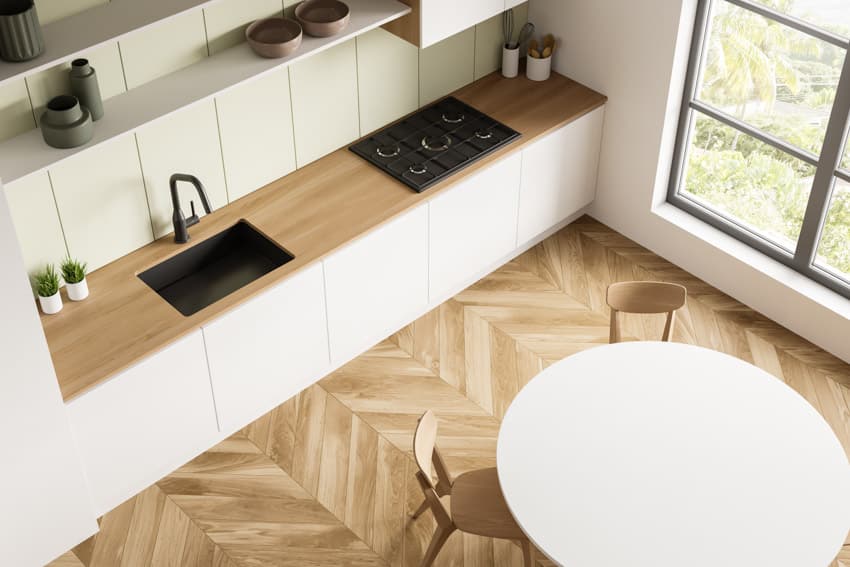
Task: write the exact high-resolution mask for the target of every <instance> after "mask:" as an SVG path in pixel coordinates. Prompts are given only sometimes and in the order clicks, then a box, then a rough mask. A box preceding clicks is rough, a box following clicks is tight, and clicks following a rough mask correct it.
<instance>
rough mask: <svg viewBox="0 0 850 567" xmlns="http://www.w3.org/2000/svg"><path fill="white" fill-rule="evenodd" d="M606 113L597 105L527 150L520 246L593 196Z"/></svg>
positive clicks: (523, 155)
mask: <svg viewBox="0 0 850 567" xmlns="http://www.w3.org/2000/svg"><path fill="white" fill-rule="evenodd" d="M604 112H605V107H600V108H597V109H596V110H594V111H592V112H590V113H588V114H585V115H584V116H582V117H581V118H579V119H578V120H576V121H574V122H570V123H569V124H567V125H566V126H563V127H562V128H561V129H559V130H556V131H555V132H553V133H551V134H549V135H547V136H546V137H544V138H541V139H540V140H538V141H536V142H534V144H532V145H530V146H528V147H527V148H526V149H524V150H523V152H522V183H521V186H520V197H519V237H518V239H517V244H518V245H522V244H524V243H526V242H528V241H529V240H531V239H532V238H534V237H535V236H538V235H539V234H541V233H543V232H545V231H547V230H549V229H550V228H552V227H554V226H555V225H557V224H558V223H560V222H562V221H563V220H565V219H566V218H567V217H569V216H570V215H572V214H574V213H576V212H578V211H580V210H581V209H582V208H584V207H586V206H587V205H589V204H590V203H591V202H592V201H593V198H594V196H595V195H596V169H597V165H598V163H599V146H600V144H601V142H602V120H603V116H604Z"/></svg>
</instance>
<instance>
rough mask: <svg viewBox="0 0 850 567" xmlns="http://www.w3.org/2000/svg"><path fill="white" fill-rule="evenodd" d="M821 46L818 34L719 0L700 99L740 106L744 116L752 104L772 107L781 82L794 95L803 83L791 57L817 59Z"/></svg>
mask: <svg viewBox="0 0 850 567" xmlns="http://www.w3.org/2000/svg"><path fill="white" fill-rule="evenodd" d="M793 2H794V0H764V1H763V2H762V3H764V4H767V5H770V6H772V7H774V8H776V9H777V10H779V11H782V12H788V11H790V10H791V7H792V5H793ZM820 48H821V46H820V44H819V42H818V41H817V40H815V39H814V38H809V37H808V36H804V35H803V34H800V33H797V32H794V31H793V30H791V29H790V28H788V27H787V26H784V25H782V24H779V23H778V22H775V21H773V20H770V19H768V18H765V17H763V16H760V15H758V14H756V13H754V12H751V11H749V10H745V9H742V8H738V7H737V6H734V5H732V4H730V3H728V2H724V1H722V0H719V1H718V0H715V2H714V7H713V14H712V18H711V29H710V31H709V39H708V49H707V50H706V59H705V61H704V72H703V76H702V83H701V87H700V97H701V98H703V99H705V100H707V101H710V102H712V103H714V104H717V105H721V106H734V107H735V115H736V116H737V117H738V118H740V119H743V118H744V116H745V114H746V111H747V104H748V103H751V102H760V103H762V104H763V105H764V106H766V107H767V109H768V110H771V109H772V107H773V104H774V103H775V102H776V93H777V87H778V86H779V85H780V84H781V85H784V86H786V87H787V88H788V89H789V90H790V91H791V93H792V94H797V93H798V92H799V91H800V89H801V87H802V79H801V76H800V73H799V71H798V70H797V69H796V68H795V66H794V64H793V62H792V60H791V58H790V56H791V55H795V56H814V57H817V56H819V55H820Z"/></svg>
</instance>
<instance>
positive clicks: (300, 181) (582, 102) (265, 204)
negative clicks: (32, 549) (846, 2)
mask: <svg viewBox="0 0 850 567" xmlns="http://www.w3.org/2000/svg"><path fill="white" fill-rule="evenodd" d="M453 94H454V96H456V97H457V98H459V99H460V100H462V101H464V102H466V103H467V104H469V105H471V106H473V107H475V108H476V109H478V110H480V111H482V112H484V113H486V114H489V115H490V116H492V117H493V118H495V119H496V120H499V121H501V122H503V123H505V124H507V125H508V126H510V127H511V128H514V129H515V130H517V131H518V132H520V133H521V134H522V137H521V138H520V139H519V140H517V141H515V142H514V143H512V144H509V145H508V146H506V147H504V148H501V149H500V150H498V151H497V152H494V153H493V154H491V155H489V156H487V157H486V158H484V159H482V160H480V161H478V162H476V163H475V164H473V165H471V166H469V167H467V168H466V169H464V170H463V171H461V172H459V173H457V174H455V175H453V176H451V177H450V178H449V179H446V180H445V181H443V182H441V183H439V184H437V185H435V186H433V187H431V188H430V189H428V190H427V191H425V192H424V193H421V194H418V193H415V192H413V191H412V190H410V189H409V188H408V187H407V186H405V185H403V184H401V183H399V182H398V181H396V180H395V179H393V178H391V177H390V176H388V175H386V174H385V173H383V172H382V171H380V170H379V169H378V168H376V167H374V166H373V165H371V164H369V163H368V162H366V161H365V160H363V159H362V158H360V157H358V156H356V155H355V154H353V153H351V152H350V151H348V149H347V148H342V149H339V150H337V151H335V152H333V153H331V154H329V155H327V156H325V157H323V158H321V159H319V160H318V161H315V162H313V163H311V164H309V165H307V166H305V167H303V168H301V169H299V170H296V171H295V172H293V173H291V174H289V175H287V176H286V177H282V178H280V179H278V180H277V181H274V182H272V183H270V184H269V185H266V186H265V187H263V188H262V189H260V190H258V191H255V192H254V193H251V194H250V195H247V196H245V197H243V198H241V199H239V200H237V201H235V202H233V203H231V204H230V205H228V206H226V207H223V208H221V209H219V210H217V211H213V213H212V214H210V215H207V216H206V217H204V219H203V220H202V221H201V223H200V224H197V225H195V226H193V227H192V228H191V229H190V230H189V232H190V235H191V238H192V240H191V241H190V243H189V245H192V244H197V243H198V242H201V241H202V240H204V239H205V238H208V237H210V236H212V235H214V234H216V233H218V232H220V231H221V230H224V229H225V228H227V227H229V226H231V225H232V224H234V223H235V222H237V221H238V220H240V219H246V220H248V221H249V222H250V223H251V224H253V225H254V226H255V227H256V228H257V229H258V230H260V231H261V232H263V233H264V234H266V235H267V236H268V237H270V238H271V239H272V240H274V241H276V242H277V243H278V244H279V245H280V246H282V247H284V248H286V249H287V250H289V251H290V252H291V253H292V254H294V255H295V259H294V260H292V261H290V262H289V263H287V264H285V265H284V266H281V267H280V268H278V269H277V270H274V271H273V272H270V273H268V274H266V275H265V276H263V277H261V278H259V279H258V280H256V281H254V282H252V283H250V284H249V285H247V286H245V287H243V288H242V289H240V290H238V291H236V292H234V293H232V294H230V295H228V296H227V297H225V298H224V299H222V300H220V301H218V302H216V303H214V304H212V305H210V306H208V307H207V308H205V309H202V310H201V311H199V312H197V313H195V314H194V315H191V316H189V317H184V316H183V315H182V314H180V313H179V312H178V311H177V310H176V309H174V308H173V307H172V306H171V305H169V304H168V303H167V302H166V301H165V300H164V299H162V298H161V297H160V296H159V295H158V294H157V293H156V292H154V291H153V290H151V289H150V288H148V287H147V285H145V284H144V283H143V282H142V281H141V280H140V279H139V278H138V277H136V274H138V273H139V272H142V271H144V270H145V269H147V268H149V267H151V266H153V265H156V264H158V263H159V262H162V261H163V260H165V259H166V258H169V257H170V256H173V255H175V254H177V253H179V252H182V251H183V250H185V249H186V248H187V245H177V244H175V243H174V242H173V236H172V235H168V236H165V237H163V238H160V239H159V240H157V241H155V242H153V243H151V244H149V245H147V246H144V247H143V248H140V249H138V250H136V251H134V252H132V253H130V254H128V255H127V256H124V257H122V258H120V259H118V260H116V261H114V262H112V263H110V264H108V265H106V266H104V267H102V268H100V269H99V270H96V271H94V272H92V273H91V274H90V275H89V277H88V283H89V288H90V290H91V296H90V297H89V299H87V300H86V301H83V302H68V303H66V304H65V308H64V309H63V310H62V311H61V312H60V313H58V314H56V315H51V316H44V315H42V319H41V320H42V324H43V325H44V331H45V335H46V336H47V343H48V346H49V347H50V354H51V356H52V357H53V364H54V367H55V368H56V374H57V376H58V379H59V387H60V389H61V391H62V396H63V398H64V399H65V400H66V401H67V400H70V399H71V398H73V397H75V396H77V395H79V394H81V393H83V392H85V391H86V390H87V389H89V388H91V387H93V386H94V385H96V384H98V383H100V382H102V381H103V380H105V379H106V378H108V377H109V376H111V375H113V374H115V373H116V372H118V371H120V370H123V369H125V368H127V367H129V366H131V365H132V364H134V363H135V362H137V361H139V360H140V359H142V358H144V357H146V356H148V355H150V354H152V353H154V352H156V351H158V350H159V349H162V348H163V347H165V346H166V345H168V344H170V343H172V342H173V341H174V340H176V339H178V338H179V337H181V336H183V335H185V334H187V333H189V332H191V331H194V330H196V329H198V328H199V327H200V326H201V325H203V324H205V323H207V322H208V321H210V320H211V319H214V318H215V317H217V316H219V315H221V314H222V313H224V312H226V311H228V310H229V309H231V308H233V307H234V306H236V305H239V304H241V303H242V302H244V301H245V300H246V299H248V298H250V297H251V296H253V295H255V294H257V293H259V292H261V291H262V290H264V289H266V288H268V287H269V286H272V285H275V284H277V283H279V282H280V281H281V280H284V279H286V278H287V277H289V276H290V275H292V274H293V273H295V272H297V271H299V270H300V269H302V268H304V267H305V266H307V265H309V264H312V263H314V262H316V261H317V260H320V259H321V258H323V257H324V256H326V255H328V254H330V253H331V252H333V251H334V250H336V249H338V248H340V247H341V246H344V245H345V244H347V243H348V242H351V241H352V240H354V239H356V238H357V237H359V236H361V235H363V234H365V233H367V232H369V231H371V230H372V229H374V228H376V227H378V226H379V225H381V224H382V223H384V222H386V221H387V220H389V219H391V218H393V217H395V216H397V215H398V214H400V213H402V212H404V211H406V210H408V209H410V208H412V207H415V206H416V205H419V204H421V203H423V202H425V201H426V200H428V199H430V198H432V197H434V196H435V195H438V194H439V193H440V192H442V191H444V190H445V189H446V188H448V187H450V186H451V185H453V184H455V183H457V182H458V181H460V180H462V179H463V178H465V177H466V176H468V175H470V174H472V173H474V172H475V171H477V170H479V169H481V168H483V167H486V166H487V165H488V164H489V163H491V162H493V161H495V160H499V159H502V158H503V157H505V156H507V155H509V154H512V153H514V152H517V151H519V150H520V149H522V148H523V147H524V146H526V145H528V144H529V143H531V142H533V141H534V140H535V139H537V138H539V137H540V136H542V135H544V134H546V133H548V132H550V131H552V130H554V129H556V128H558V127H560V126H562V125H564V124H566V123H568V122H570V121H572V120H575V119H576V118H579V117H580V116H582V115H584V114H586V113H588V112H590V111H591V110H593V109H595V108H597V107H599V106H601V105H603V104H605V101H606V98H605V97H604V96H603V95H601V94H599V93H597V92H595V91H592V90H590V89H588V88H587V87H584V86H582V85H580V84H578V83H576V82H575V81H572V80H570V79H567V78H566V77H564V76H562V75H558V74H556V73H553V74H552V77H551V78H550V79H549V80H548V81H545V82H543V83H534V82H532V81H529V80H528V79H526V78H525V77H517V78H515V79H504V78H503V77H502V76H501V75H500V74H499V73H498V72H497V73H493V74H491V75H488V76H486V77H484V78H482V79H480V80H478V81H476V82H474V83H472V84H470V85H468V86H466V87H464V88H462V89H460V90H459V91H457V92H455V93H453Z"/></svg>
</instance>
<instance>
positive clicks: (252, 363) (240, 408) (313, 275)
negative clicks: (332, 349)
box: [203, 263, 330, 434]
mask: <svg viewBox="0 0 850 567" xmlns="http://www.w3.org/2000/svg"><path fill="white" fill-rule="evenodd" d="M203 331H204V340H205V341H206V346H207V357H208V360H209V365H210V378H211V380H212V387H213V394H214V396H215V405H216V410H217V411H218V418H219V423H220V425H221V429H222V432H223V433H225V434H230V433H232V432H233V431H236V430H237V429H239V428H241V427H244V426H245V425H247V424H248V423H250V422H251V421H253V420H255V419H257V418H258V417H260V416H261V415H263V414H264V413H266V412H267V411H269V410H270V409H272V408H274V407H276V406H278V405H280V404H281V403H283V402H285V401H286V400H287V399H289V398H290V397H292V396H294V395H295V394H297V393H298V392H300V391H301V390H303V389H304V388H306V387H307V386H308V385H310V384H312V383H313V382H314V381H316V380H318V379H319V378H321V377H322V376H323V375H324V374H325V373H326V372H327V371H328V369H329V366H330V364H329V357H328V336H327V323H326V320H325V300H324V278H323V274H322V265H321V263H316V264H315V265H314V266H310V267H308V268H306V269H304V270H303V271H301V272H299V273H297V274H295V275H293V276H292V277H290V278H289V279H287V280H286V281H284V282H283V283H281V284H280V285H279V286H277V287H275V288H274V289H272V290H269V291H266V292H264V293H262V294H261V295H259V296H257V297H255V298H253V299H251V300H250V301H248V302H247V303H245V304H243V305H240V306H239V307H237V308H236V309H234V310H233V311H230V312H229V313H226V314H225V315H223V316H221V317H219V318H218V319H216V320H215V321H213V322H211V323H209V324H208V325H205V326H204V327H203Z"/></svg>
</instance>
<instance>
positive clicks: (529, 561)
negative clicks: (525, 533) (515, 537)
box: [519, 539, 534, 567]
mask: <svg viewBox="0 0 850 567" xmlns="http://www.w3.org/2000/svg"><path fill="white" fill-rule="evenodd" d="M519 546H520V547H521V548H522V565H523V567H534V546H533V545H531V542H530V541H528V540H527V539H524V540H522V541H521V542H519Z"/></svg>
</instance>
